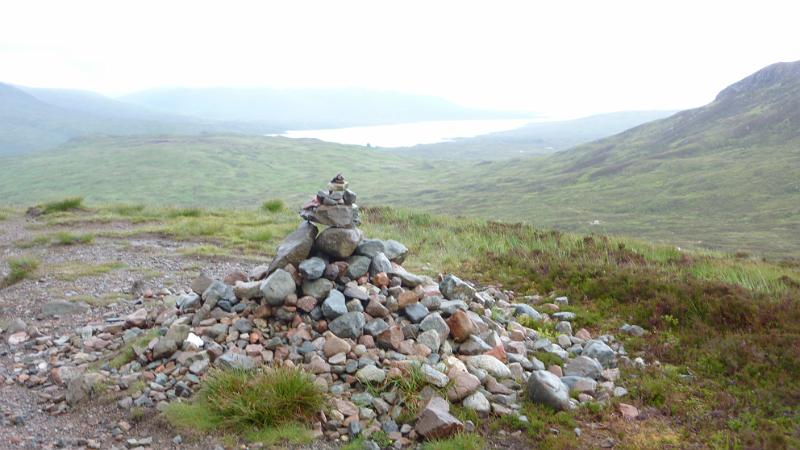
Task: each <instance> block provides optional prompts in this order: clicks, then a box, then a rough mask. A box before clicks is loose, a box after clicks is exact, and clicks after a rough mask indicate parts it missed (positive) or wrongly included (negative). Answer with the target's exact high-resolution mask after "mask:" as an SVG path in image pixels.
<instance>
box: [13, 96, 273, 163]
mask: <svg viewBox="0 0 800 450" xmlns="http://www.w3.org/2000/svg"><path fill="white" fill-rule="evenodd" d="M276 131H279V130H278V129H276V128H272V127H269V126H266V125H259V124H237V123H224V122H213V121H208V120H201V119H197V118H189V117H180V116H177V115H169V114H164V113H157V112H153V111H150V110H147V109H146V108H143V107H140V106H137V105H132V104H126V103H123V102H120V101H117V100H113V99H110V98H107V97H104V96H102V95H99V94H95V93H92V92H86V91H74V90H61V89H38V88H26V87H18V86H12V85H9V84H3V83H0V154H14V153H27V152H31V151H40V150H45V149H48V148H52V147H54V146H57V145H59V144H62V143H64V142H66V141H68V140H70V139H72V138H75V137H80V136H88V135H93V134H107V135H136V134H163V133H169V134H198V133H224V132H246V133H249V132H252V133H267V132H276Z"/></svg>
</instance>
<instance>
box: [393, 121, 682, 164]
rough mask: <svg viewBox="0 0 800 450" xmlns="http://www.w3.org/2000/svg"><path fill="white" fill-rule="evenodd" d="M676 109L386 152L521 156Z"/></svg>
mask: <svg viewBox="0 0 800 450" xmlns="http://www.w3.org/2000/svg"><path fill="white" fill-rule="evenodd" d="M674 112H675V111H621V112H615V113H607V114H597V115H594V116H588V117H582V118H579V119H573V120H560V121H553V122H538V123H530V124H527V125H525V126H523V127H520V128H517V129H515V130H509V131H501V132H497V133H490V134H485V135H482V136H476V137H472V138H461V139H455V140H453V141H451V142H442V143H438V144H426V145H417V146H414V147H406V148H397V149H390V150H386V151H388V152H391V153H394V154H403V155H406V156H420V157H424V158H430V159H444V160H463V159H479V160H497V159H508V158H519V157H522V156H532V155H541V154H547V153H553V152H557V151H559V150H565V149H568V148H571V147H574V146H576V145H580V144H585V143H587V142H591V141H594V140H597V139H601V138H604V137H608V136H611V135H614V134H617V133H620V132H622V131H625V130H627V129H629V128H633V127H635V126H637V125H641V124H643V123H646V122H650V121H653V120H657V119H662V118H664V117H667V116H669V115H671V114H673V113H674Z"/></svg>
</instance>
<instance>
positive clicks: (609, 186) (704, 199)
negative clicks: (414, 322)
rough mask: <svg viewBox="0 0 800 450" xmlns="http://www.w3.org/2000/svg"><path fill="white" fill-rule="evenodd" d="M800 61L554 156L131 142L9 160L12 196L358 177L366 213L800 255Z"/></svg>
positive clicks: (222, 193) (275, 193) (248, 188)
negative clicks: (380, 209) (383, 208)
mask: <svg viewBox="0 0 800 450" xmlns="http://www.w3.org/2000/svg"><path fill="white" fill-rule="evenodd" d="M799 65H800V63H783V64H778V65H774V66H769V67H767V68H765V69H763V70H762V71H759V72H758V73H756V74H754V75H752V76H750V77H748V78H745V79H744V80H742V81H740V82H739V83H737V84H734V85H733V86H731V87H729V88H727V89H725V90H723V91H722V92H721V93H720V95H719V96H718V97H717V98H716V99H715V100H714V101H713V102H712V103H710V104H708V105H706V106H703V107H701V108H696V109H693V110H687V111H683V112H680V113H677V114H674V115H672V116H670V117H668V118H664V119H660V120H656V121H654V122H649V123H646V124H643V125H640V126H638V127H635V128H633V129H631V130H628V131H625V132H623V133H620V134H618V135H615V136H612V137H608V138H605V139H601V140H599V141H596V142H593V143H590V144H585V145H581V146H578V147H575V148H573V149H570V150H565V151H561V152H557V153H555V154H552V155H545V156H533V157H527V158H514V159H509V160H503V161H475V160H462V161H436V160H431V159H426V158H419V157H411V156H408V155H402V154H400V155H398V154H394V153H385V152H384V153H379V152H377V151H375V150H368V149H365V148H363V147H358V146H347V145H338V144H329V143H324V142H320V141H316V140H293V139H288V138H279V137H258V136H236V135H220V136H195V137H187V136H183V137H181V136H166V135H165V136H147V137H141V136H132V137H92V138H84V139H80V140H74V141H72V142H70V143H69V144H66V145H64V146H62V147H60V148H58V149H56V150H53V151H49V152H44V153H41V154H37V155H33V156H31V157H28V158H19V157H6V158H2V159H0V198H3V199H4V201H5V202H6V203H11V204H19V205H29V204H32V203H34V202H37V201H41V200H45V199H56V198H61V197H64V196H67V195H81V196H84V197H86V198H87V201H90V202H94V203H97V202H138V203H148V204H152V203H158V204H162V205H163V204H173V205H179V204H180V205H194V206H198V205H199V206H225V207H252V206H253V205H256V204H260V202H261V201H263V200H264V199H268V198H283V199H285V200H287V201H288V202H290V203H291V204H299V203H300V202H301V201H303V200H305V198H304V196H305V194H306V193H307V192H309V191H313V190H314V189H315V187H316V184H317V183H318V180H319V179H320V178H321V177H322V178H326V177H330V176H332V175H333V174H335V173H336V172H343V173H345V174H346V175H347V176H348V178H349V179H350V180H351V182H352V186H353V188H354V189H356V191H357V192H358V193H359V194H360V197H359V203H361V204H365V205H395V206H413V207H415V208H420V209H424V210H429V211H436V212H439V213H448V214H452V215H468V216H479V217H486V218H491V219H502V220H509V221H526V222H530V223H533V224H535V225H537V226H548V227H556V228H559V229H565V230H575V231H580V232H595V231H596V232H603V233H612V234H626V235H632V236H641V237H647V238H650V239H653V240H657V241H665V242H670V243H673V244H676V245H680V246H688V247H704V248H712V249H722V250H743V251H749V252H754V253H759V254H763V253H766V254H770V255H780V256H800V136H799V135H798V133H800V131H798V130H800V70H798V66H799Z"/></svg>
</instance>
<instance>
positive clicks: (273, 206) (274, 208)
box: [261, 199, 286, 213]
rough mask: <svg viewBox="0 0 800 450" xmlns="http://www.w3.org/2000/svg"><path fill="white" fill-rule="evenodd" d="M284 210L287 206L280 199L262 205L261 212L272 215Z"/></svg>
mask: <svg viewBox="0 0 800 450" xmlns="http://www.w3.org/2000/svg"><path fill="white" fill-rule="evenodd" d="M284 208H286V205H284V203H283V200H280V199H272V200H267V201H265V202H264V203H262V204H261V210H263V211H266V212H271V213H276V212H279V211H282V210H283V209H284Z"/></svg>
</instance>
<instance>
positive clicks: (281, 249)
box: [267, 222, 317, 273]
mask: <svg viewBox="0 0 800 450" xmlns="http://www.w3.org/2000/svg"><path fill="white" fill-rule="evenodd" d="M316 237H317V227H316V226H314V224H312V223H311V222H303V223H301V224H300V226H299V227H297V230H295V231H294V232H292V234H290V235H289V236H286V239H284V240H283V242H281V245H279V246H278V250H277V251H276V252H275V258H274V259H273V260H272V262H271V263H270V264H269V270H268V271H267V272H268V273H272V272H274V271H275V270H277V269H281V268H283V267H286V265H287V264H300V262H301V261H303V260H304V259H306V258H308V254H309V253H311V248H312V247H313V246H314V238H316Z"/></svg>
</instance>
